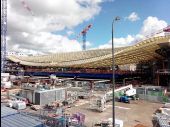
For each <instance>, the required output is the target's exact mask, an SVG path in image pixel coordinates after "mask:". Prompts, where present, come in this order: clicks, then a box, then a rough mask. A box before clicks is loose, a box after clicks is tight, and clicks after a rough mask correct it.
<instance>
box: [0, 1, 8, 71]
mask: <svg viewBox="0 0 170 127" xmlns="http://www.w3.org/2000/svg"><path fill="white" fill-rule="evenodd" d="M6 36H7V0H1V73H2V72H4V67H5V61H6Z"/></svg>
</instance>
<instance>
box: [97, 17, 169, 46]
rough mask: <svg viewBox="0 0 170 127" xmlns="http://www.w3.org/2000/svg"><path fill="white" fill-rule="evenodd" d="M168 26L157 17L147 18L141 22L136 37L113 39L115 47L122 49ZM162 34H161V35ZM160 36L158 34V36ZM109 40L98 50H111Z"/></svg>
mask: <svg viewBox="0 0 170 127" xmlns="http://www.w3.org/2000/svg"><path fill="white" fill-rule="evenodd" d="M166 26H168V24H167V23H166V22H165V21H164V20H159V19H158V18H157V17H152V16H149V17H147V18H146V19H145V20H144V21H143V26H142V27H141V29H140V31H139V33H138V34H136V35H128V36H127V37H125V38H114V46H115V47H124V46H129V45H132V44H134V43H136V42H137V41H138V40H141V39H144V38H145V37H147V36H148V35H152V34H153V33H157V31H159V30H161V29H163V28H165V27H166ZM161 34H163V33H161ZM159 35H160V34H159ZM111 46H112V45H111V40H110V41H109V42H108V43H106V44H103V45H100V46H99V47H98V48H111Z"/></svg>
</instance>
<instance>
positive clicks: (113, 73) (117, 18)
mask: <svg viewBox="0 0 170 127" xmlns="http://www.w3.org/2000/svg"><path fill="white" fill-rule="evenodd" d="M118 20H120V18H119V17H118V16H116V17H115V18H114V19H113V21H112V75H113V77H112V84H113V101H112V102H113V127H115V93H114V91H115V68H114V37H113V32H114V31H113V25H114V22H115V21H118Z"/></svg>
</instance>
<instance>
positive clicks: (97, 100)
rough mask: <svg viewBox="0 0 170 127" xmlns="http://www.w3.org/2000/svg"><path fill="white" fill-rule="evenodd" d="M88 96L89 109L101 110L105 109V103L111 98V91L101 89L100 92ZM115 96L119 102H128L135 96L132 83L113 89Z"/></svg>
mask: <svg viewBox="0 0 170 127" xmlns="http://www.w3.org/2000/svg"><path fill="white" fill-rule="evenodd" d="M93 95H94V96H93V97H91V98H90V109H92V110H97V111H100V112H103V111H104V110H105V109H106V103H107V102H109V101H112V100H113V92H112V90H110V91H105V92H104V91H102V93H99V92H98V94H95V93H93ZM115 95H116V96H115V97H116V98H118V100H119V101H121V102H130V100H131V99H133V98H134V99H135V97H136V89H134V88H133V86H132V85H128V86H123V87H120V88H117V89H115Z"/></svg>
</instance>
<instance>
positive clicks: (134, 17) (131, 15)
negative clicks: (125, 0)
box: [127, 12, 140, 22]
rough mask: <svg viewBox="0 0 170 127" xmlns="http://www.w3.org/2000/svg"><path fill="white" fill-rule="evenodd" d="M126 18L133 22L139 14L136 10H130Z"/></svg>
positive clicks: (137, 18)
mask: <svg viewBox="0 0 170 127" xmlns="http://www.w3.org/2000/svg"><path fill="white" fill-rule="evenodd" d="M127 19H128V20H130V21H132V22H134V21H137V20H139V19H140V18H139V16H138V14H137V13H136V12H132V13H131V14H130V15H129V16H128V17H127Z"/></svg>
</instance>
